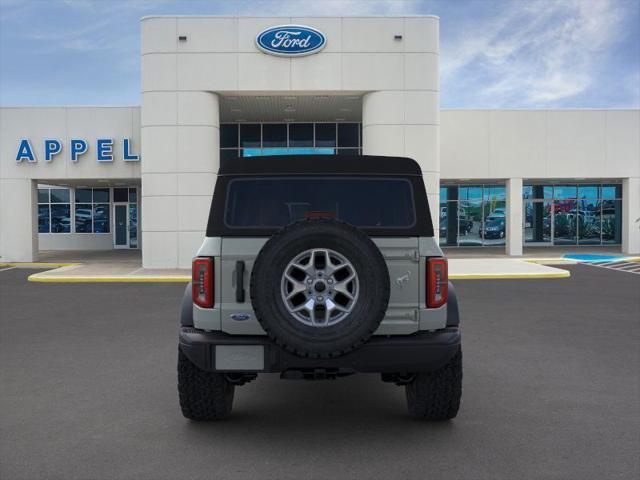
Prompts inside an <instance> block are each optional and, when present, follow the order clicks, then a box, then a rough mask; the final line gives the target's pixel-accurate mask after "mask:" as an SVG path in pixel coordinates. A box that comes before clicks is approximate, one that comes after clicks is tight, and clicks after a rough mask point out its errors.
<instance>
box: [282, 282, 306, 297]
mask: <svg viewBox="0 0 640 480" xmlns="http://www.w3.org/2000/svg"><path fill="white" fill-rule="evenodd" d="M287 280H289V278H287ZM289 281H290V282H291V284H292V286H293V288H292V289H291V291H290V292H289V293H288V294H287V296H286V297H285V298H286V299H287V300H290V299H292V298H293V297H295V296H296V295H297V294H299V293H301V292H304V291H305V290H306V289H307V286H306V285H305V284H304V283H302V282H293V281H292V280H289Z"/></svg>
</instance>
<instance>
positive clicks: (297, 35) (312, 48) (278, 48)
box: [256, 25, 327, 57]
mask: <svg viewBox="0 0 640 480" xmlns="http://www.w3.org/2000/svg"><path fill="white" fill-rule="evenodd" d="M326 43H327V39H326V38H325V36H324V34H323V33H322V32H320V31H319V30H316V29H315V28H311V27H305V26H303V25H278V26H277V27H271V28H268V29H266V30H263V31H262V32H260V33H259V34H258V36H257V37H256V44H257V45H258V48H259V49H260V50H262V51H263V52H265V53H269V54H271V55H282V56H285V57H300V56H302V55H310V54H312V53H317V52H319V51H320V50H322V49H323V48H324V46H325V44H326Z"/></svg>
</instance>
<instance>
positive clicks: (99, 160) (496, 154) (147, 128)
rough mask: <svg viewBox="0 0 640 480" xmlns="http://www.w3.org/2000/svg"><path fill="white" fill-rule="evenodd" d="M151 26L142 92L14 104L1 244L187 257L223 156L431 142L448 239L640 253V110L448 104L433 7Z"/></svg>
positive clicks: (425, 163) (415, 150)
mask: <svg viewBox="0 0 640 480" xmlns="http://www.w3.org/2000/svg"><path fill="white" fill-rule="evenodd" d="M141 30H142V107H126V108H116V107H113V108H105V107H60V108H56V107H52V108H3V109H0V140H1V142H0V261H33V260H35V259H36V258H37V256H38V252H39V251H40V250H64V249H78V250H87V249H111V248H141V249H142V257H143V266H145V267H149V268H176V267H188V266H189V265H190V262H191V258H192V256H193V255H194V253H195V251H196V250H197V248H198V246H199V245H200V243H201V241H202V238H203V236H204V231H205V228H206V221H207V217H208V211H209V205H210V202H211V195H212V192H213V187H214V185H215V181H216V174H217V171H218V168H219V166H220V164H221V162H232V161H233V160H234V159H235V158H238V157H256V161H261V159H260V158H259V157H261V156H264V155H274V154H276V155H277V154H286V153H295V154H305V153H314V154H327V155H335V154H365V155H366V154H375V155H388V156H407V157H411V158H413V159H415V160H416V161H417V162H418V163H419V164H420V166H421V168H422V171H423V177H424V181H425V185H426V188H427V192H428V196H429V203H430V207H431V214H432V219H433V222H434V227H435V231H436V232H438V234H439V235H440V242H441V244H442V245H447V246H452V247H454V246H455V247H458V246H461V247H463V246H467V245H469V246H486V247H492V246H493V247H499V248H504V249H506V252H507V253H508V254H511V255H520V254H522V252H523V248H526V247H527V246H528V245H532V246H534V245H575V246H576V248H577V247H579V246H583V245H589V246H598V245H609V246H611V245H613V246H618V245H619V246H620V248H621V250H622V251H623V252H624V253H628V254H636V253H640V222H637V221H636V220H637V219H640V111H638V110H562V111H552V110H549V111H546V110H539V111H531V110H529V111H527V110H491V111H489V110H448V111H440V109H439V102H438V100H439V88H440V86H439V83H438V58H439V53H438V52H439V47H438V19H437V18H435V17H430V16H421V17H343V18H340V17H335V18H333V17H317V18H316V17H314V18H296V17H274V18H252V17H150V18H145V19H143V20H142V22H141ZM283 32H284V33H283ZM261 39H262V40H261ZM296 39H300V41H299V42H298V44H297V45H296V42H293V41H292V40H296ZM261 42H262V44H261ZM313 42H316V44H315V46H314V45H312V43H313ZM270 45H275V46H276V47H278V48H279V49H280V50H282V51H277V50H278V48H275V47H274V48H273V49H271V47H270ZM287 45H292V48H294V50H287V48H286V47H287ZM295 48H297V50H295ZM310 49H311V50H310ZM272 50H274V51H272ZM305 50H306V51H305ZM438 227H439V228H438Z"/></svg>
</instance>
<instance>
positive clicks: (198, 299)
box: [191, 257, 213, 308]
mask: <svg viewBox="0 0 640 480" xmlns="http://www.w3.org/2000/svg"><path fill="white" fill-rule="evenodd" d="M191 282H192V287H191V288H192V290H191V295H192V298H193V303H195V304H196V305H198V306H199V307H202V308H211V307H213V258H208V257H196V258H194V259H193V264H192V268H191Z"/></svg>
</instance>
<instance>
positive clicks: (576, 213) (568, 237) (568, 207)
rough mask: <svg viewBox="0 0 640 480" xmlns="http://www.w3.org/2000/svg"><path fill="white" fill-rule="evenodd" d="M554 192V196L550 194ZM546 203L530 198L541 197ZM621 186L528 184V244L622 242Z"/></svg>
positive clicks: (525, 194) (526, 203)
mask: <svg viewBox="0 0 640 480" xmlns="http://www.w3.org/2000/svg"><path fill="white" fill-rule="evenodd" d="M550 192H553V196H550ZM540 193H543V195H542V196H543V197H544V198H545V199H548V200H545V201H544V202H543V203H542V202H540V201H536V200H533V201H532V200H530V199H531V198H534V199H535V198H540ZM621 194H622V186H621V185H619V184H616V185H599V184H575V185H527V186H525V187H524V189H523V198H524V200H523V201H524V222H523V228H524V241H525V244H549V245H601V244H619V243H620V242H621V221H622V204H621V201H620V196H621Z"/></svg>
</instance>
